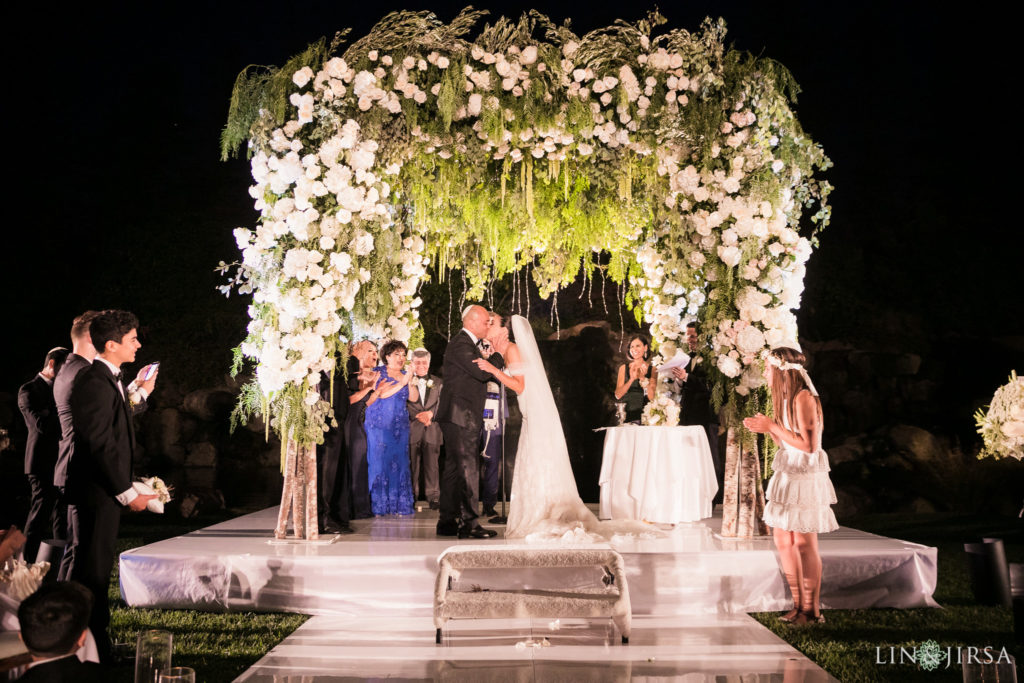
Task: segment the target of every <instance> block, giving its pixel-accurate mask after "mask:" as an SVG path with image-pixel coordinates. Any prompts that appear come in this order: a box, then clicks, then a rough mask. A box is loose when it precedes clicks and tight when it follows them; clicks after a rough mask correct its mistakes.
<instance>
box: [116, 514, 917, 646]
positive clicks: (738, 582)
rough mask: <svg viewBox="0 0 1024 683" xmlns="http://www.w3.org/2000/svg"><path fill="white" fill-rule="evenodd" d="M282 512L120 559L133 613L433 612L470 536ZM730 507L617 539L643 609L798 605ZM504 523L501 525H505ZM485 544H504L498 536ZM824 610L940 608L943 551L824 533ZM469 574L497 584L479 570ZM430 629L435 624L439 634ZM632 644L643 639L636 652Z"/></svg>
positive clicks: (768, 548) (422, 526)
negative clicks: (736, 536)
mask: <svg viewBox="0 0 1024 683" xmlns="http://www.w3.org/2000/svg"><path fill="white" fill-rule="evenodd" d="M276 519H277V508H276V507H275V508H268V509H266V510H263V511H260V512H256V513H252V514H249V515H245V516H242V517H238V518H236V519H233V520H230V521H227V522H223V523H221V524H217V525H214V526H211V527H207V528H205V529H201V530H199V531H195V532H192V533H190V534H187V535H185V536H179V537H177V538H173V539H169V540H166V541H160V542H158V543H153V544H151V545H147V546H143V547H141V548H135V549H133V550H129V551H127V552H124V553H122V554H121V557H120V576H121V594H122V595H123V596H124V599H125V601H126V602H127V603H128V604H129V605H131V606H134V607H159V608H180V609H199V610H212V611H226V610H259V611H285V612H298V613H303V614H314V615H335V616H354V617H361V618H365V617H369V616H373V617H387V618H394V617H406V618H409V617H416V618H423V617H429V616H430V615H431V614H432V610H433V595H434V579H435V577H436V574H437V562H436V559H437V556H438V555H440V554H441V552H442V551H443V550H444V549H446V548H448V547H450V546H452V545H456V544H459V543H476V544H479V543H481V542H482V541H479V540H467V541H459V540H457V539H454V538H443V537H438V536H436V535H435V533H434V527H435V524H436V521H437V513H436V512H432V511H423V512H418V513H416V514H415V515H411V516H407V517H398V516H391V517H381V518H376V519H372V520H356V521H355V522H353V527H355V528H356V530H357V533H355V534H352V535H347V536H340V537H338V539H337V541H336V542H334V543H301V542H292V543H273V542H271V538H272V536H273V528H274V523H275V521H276ZM720 527H721V517H720V513H716V515H715V516H714V517H712V518H710V519H707V520H704V521H703V522H699V523H693V524H684V525H678V526H676V527H675V528H673V529H668V530H665V531H664V536H663V537H661V538H653V539H647V538H639V539H637V538H626V539H623V538H619V537H617V538H616V539H613V542H612V544H611V545H612V546H613V547H614V548H615V549H616V550H618V551H619V553H621V554H622V556H623V560H624V563H625V566H626V576H627V578H628V581H629V592H630V597H631V600H632V606H633V614H634V617H639V616H644V615H650V616H675V615H691V616H692V615H716V614H717V615H722V614H724V615H739V614H742V613H744V612H764V611H772V610H782V609H784V608H786V607H788V606H789V599H788V591H787V589H786V587H785V585H784V583H783V579H782V574H781V571H780V569H779V565H778V558H777V555H776V553H775V551H774V549H773V545H772V542H771V539H770V538H760V539H755V540H751V541H735V540H731V539H723V538H721V537H719V536H718V535H717V532H718V531H719V529H720ZM495 528H496V529H498V530H499V531H500V530H501V529H500V527H495ZM487 542H488V543H496V544H497V543H505V541H504V540H502V539H501V538H500V537H499V538H498V539H494V540H492V541H487ZM820 548H821V555H822V561H823V565H824V566H823V574H824V581H823V585H822V592H821V601H822V606H823V607H824V608H825V609H852V608H866V607H935V606H937V605H936V603H935V601H934V600H933V599H932V593H933V592H934V590H935V580H936V550H935V548H930V547H926V546H922V545H918V544H915V543H908V542H906V541H899V540H895V539H890V538H885V537H882V536H876V535H874V534H869V533H865V532H862V531H857V530H855V529H848V528H845V527H842V528H840V529H839V530H838V531H836V532H833V533H831V534H825V535H822V536H821V537H820ZM487 578H489V579H492V580H494V581H499V582H500V584H501V585H502V586H504V587H506V588H508V587H512V586H514V585H516V584H518V585H520V586H522V587H524V588H547V587H551V586H562V587H565V586H575V585H577V584H581V585H582V584H591V583H593V581H594V580H595V577H594V576H592V575H591V574H589V573H571V572H570V573H566V572H559V573H557V574H556V573H552V572H550V571H548V572H545V573H543V574H541V573H536V572H534V573H525V572H521V571H520V572H517V573H516V574H514V575H513V574H510V575H506V576H500V577H496V576H495V574H494V573H491V574H489V575H488V576H487ZM460 582H463V583H465V584H466V585H480V586H481V587H484V588H486V587H488V583H487V580H486V579H485V577H483V576H481V575H474V574H473V573H472V572H469V571H467V572H464V573H463V575H462V577H461V578H460ZM429 631H430V629H428V632H429ZM630 647H632V645H631V646H630Z"/></svg>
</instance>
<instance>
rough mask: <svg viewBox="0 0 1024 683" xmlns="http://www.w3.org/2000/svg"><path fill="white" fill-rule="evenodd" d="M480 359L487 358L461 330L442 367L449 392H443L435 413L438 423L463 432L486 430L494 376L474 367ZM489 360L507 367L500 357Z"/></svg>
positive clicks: (496, 364)
mask: <svg viewBox="0 0 1024 683" xmlns="http://www.w3.org/2000/svg"><path fill="white" fill-rule="evenodd" d="M477 358H483V356H482V355H481V354H480V350H479V349H478V348H477V346H476V344H474V343H473V340H472V339H471V338H470V336H469V334H468V333H467V332H466V331H465V330H460V331H459V333H458V334H457V335H455V336H454V337H452V340H451V341H450V342H448V348H447V349H446V350H445V352H444V365H443V366H442V367H443V372H444V383H445V390H444V391H442V392H441V400H440V401H439V402H438V404H437V412H436V413H434V419H435V420H437V421H438V422H450V423H452V424H454V425H458V426H459V427H462V428H463V429H476V430H479V429H481V428H482V427H483V424H484V399H486V397H487V382H488V380H492V379H494V376H493V375H491V373H489V372H484V371H483V370H481V369H480V368H478V367H477V366H476V364H474V363H473V361H474V360H475V359H477ZM488 360H489V361H491V363H492V364H493V365H494V366H495V367H496V368H502V367H504V366H505V361H504V359H503V358H502V357H501V355H500V354H497V353H494V354H491V357H490V358H489V359H488Z"/></svg>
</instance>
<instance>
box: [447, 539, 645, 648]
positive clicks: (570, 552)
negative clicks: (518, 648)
mask: <svg viewBox="0 0 1024 683" xmlns="http://www.w3.org/2000/svg"><path fill="white" fill-rule="evenodd" d="M437 564H438V571H437V582H436V584H435V586H434V626H435V627H436V628H437V633H436V642H437V643H439V644H440V642H441V629H442V628H443V627H444V625H445V624H446V623H447V622H448V620H449V619H513V618H526V617H537V618H569V617H577V618H602V617H605V618H610V619H611V620H612V621H613V622H614V623H615V625H616V626H617V627H618V629H619V633H621V634H622V642H623V643H628V642H629V632H630V623H631V620H632V612H631V610H630V606H629V589H628V587H627V585H626V575H625V572H624V571H623V566H622V556H621V555H619V554H618V553H617V552H615V551H614V550H612V549H611V548H610V547H609V546H606V545H580V546H557V547H556V546H543V545H497V544H495V545H459V546H452V547H451V548H448V549H447V550H445V551H444V552H443V553H441V556H440V557H438V558H437ZM572 567H600V568H601V569H602V570H603V578H602V580H601V584H600V585H596V586H593V587H586V588H575V587H574V588H572V589H568V590H540V589H514V590H513V589H509V590H501V589H498V590H495V589H482V590H473V591H455V590H452V583H453V581H456V580H458V578H459V575H460V573H461V572H462V571H463V570H467V569H472V570H487V569H494V570H509V569H537V568H540V569H544V568H572Z"/></svg>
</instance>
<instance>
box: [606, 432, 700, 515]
mask: <svg viewBox="0 0 1024 683" xmlns="http://www.w3.org/2000/svg"><path fill="white" fill-rule="evenodd" d="M598 483H599V484H600V486H601V513H600V516H601V518H602V519H640V520H646V521H648V522H660V523H665V524H676V523H679V522H696V521H698V520H701V519H706V518H708V517H710V516H711V501H712V499H713V498H714V497H715V493H717V492H718V481H717V479H716V478H715V467H714V463H713V462H712V460H711V449H710V447H709V446H708V439H707V435H706V434H705V432H704V428H703V427H643V426H637V425H623V426H621V427H613V428H611V429H608V430H607V431H606V432H605V438H604V456H603V458H602V460H601V475H600V478H599V479H598Z"/></svg>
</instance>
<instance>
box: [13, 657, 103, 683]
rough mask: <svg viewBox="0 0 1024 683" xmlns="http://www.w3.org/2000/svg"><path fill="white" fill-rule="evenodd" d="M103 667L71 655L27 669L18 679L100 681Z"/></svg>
mask: <svg viewBox="0 0 1024 683" xmlns="http://www.w3.org/2000/svg"><path fill="white" fill-rule="evenodd" d="M102 673H103V669H102V668H101V667H100V665H99V664H96V663H95V662H82V661H79V659H78V657H76V656H75V655H71V656H69V657H62V658H61V659H55V660H53V661H52V662H46V663H45V664H38V665H36V666H34V667H32V668H31V669H29V670H28V671H26V672H25V673H24V674H23V675H22V677H21V678H19V679H18V681H23V682H24V683H65V682H66V683H99V682H100V681H102V680H103V676H102V675H101V674H102Z"/></svg>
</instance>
